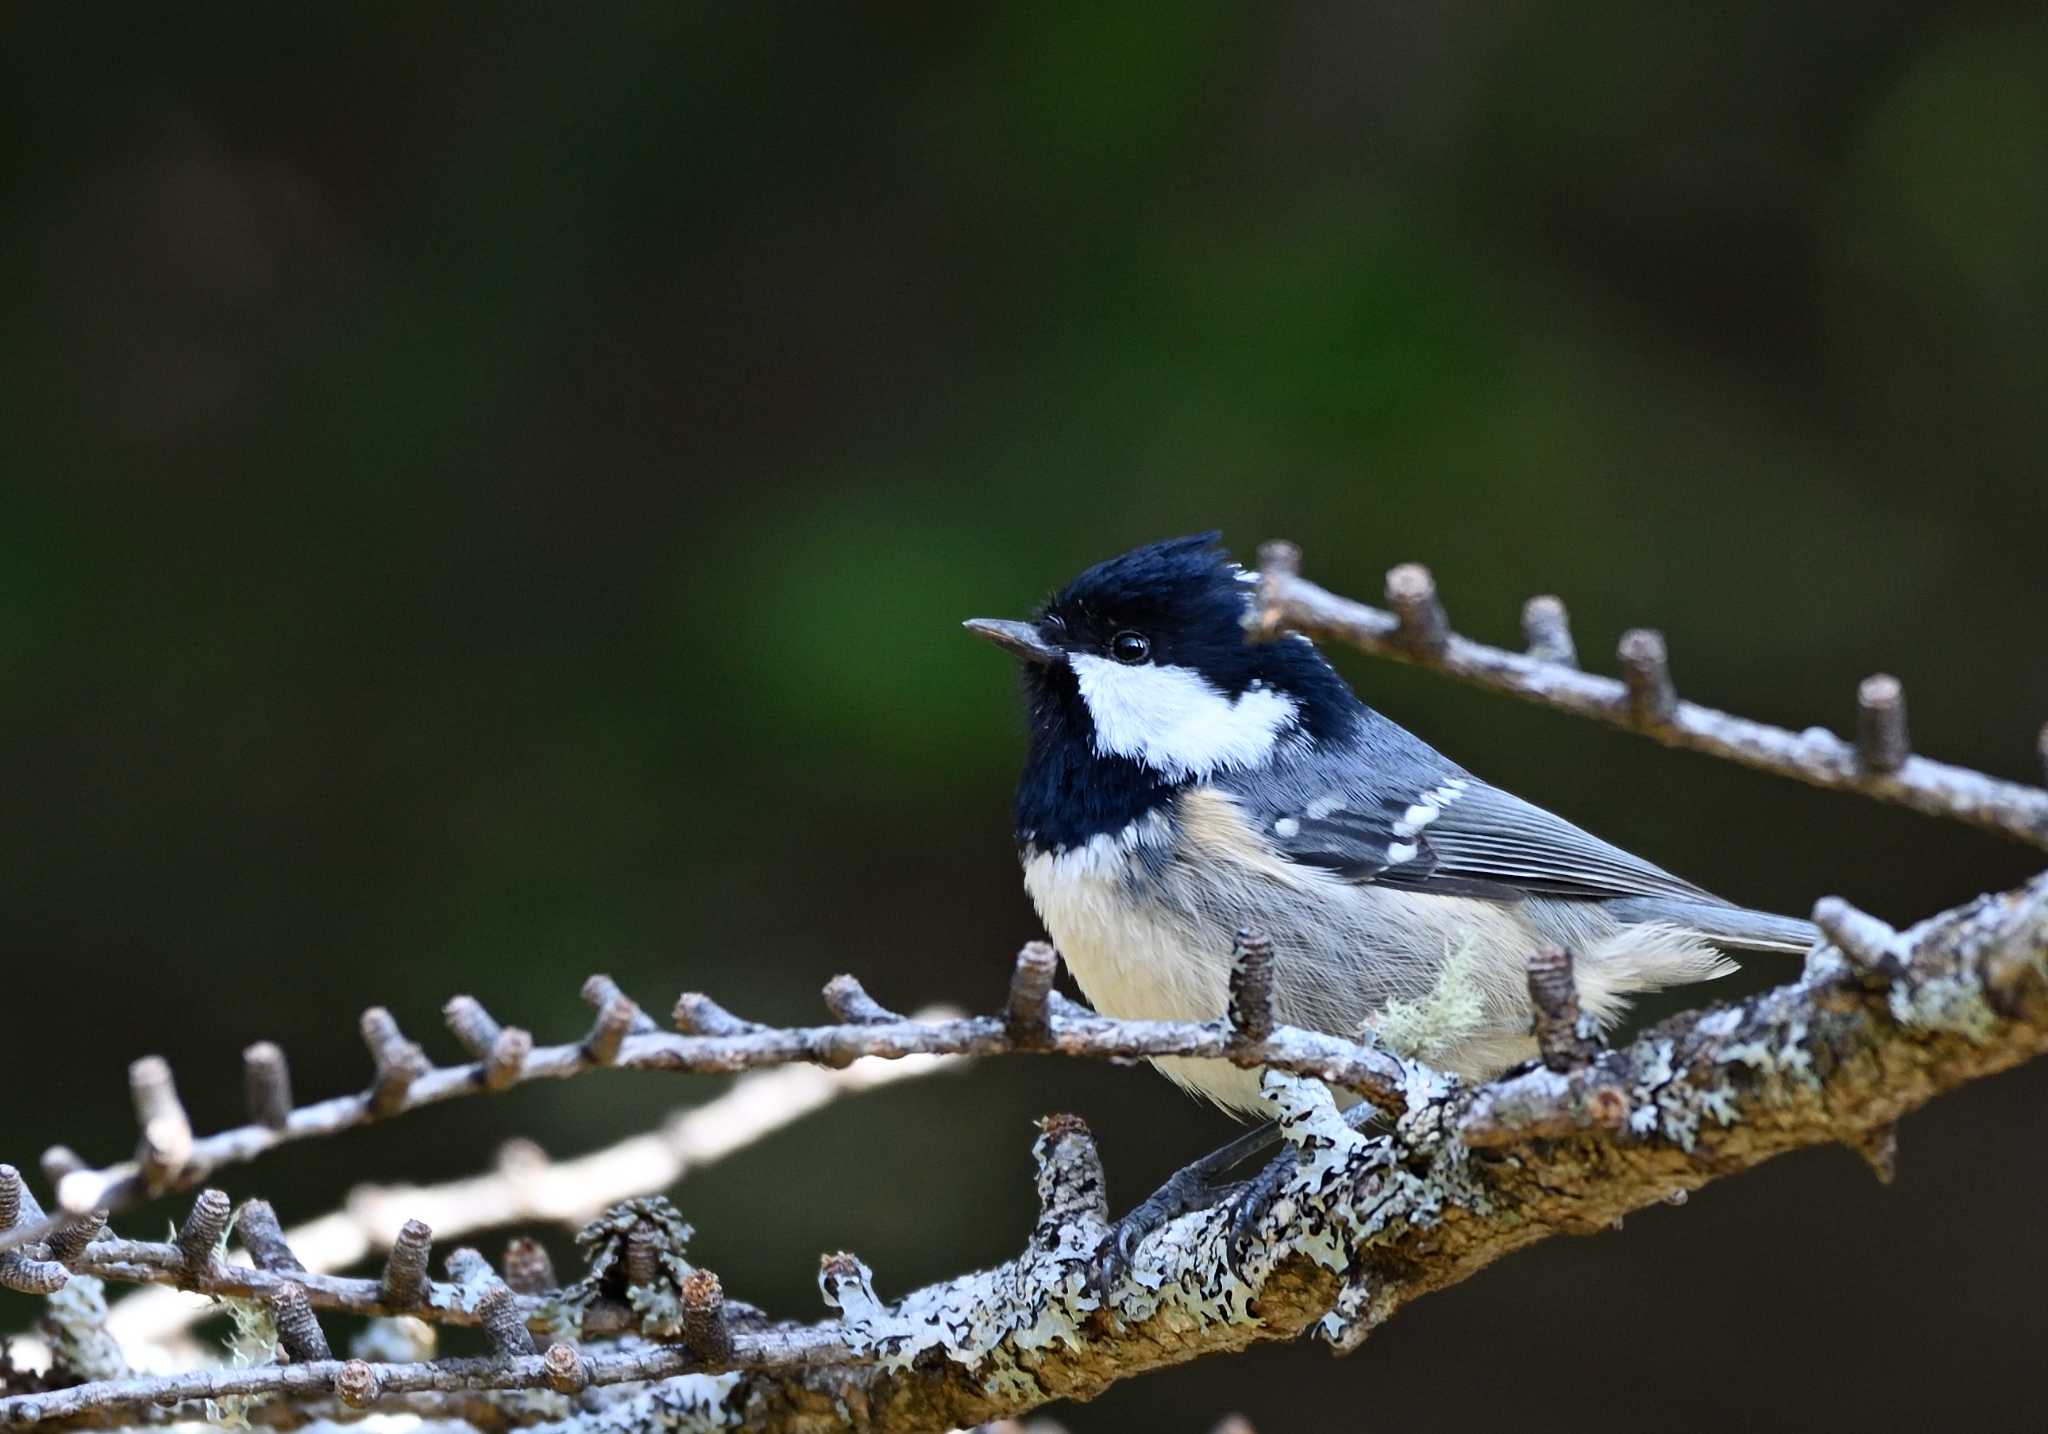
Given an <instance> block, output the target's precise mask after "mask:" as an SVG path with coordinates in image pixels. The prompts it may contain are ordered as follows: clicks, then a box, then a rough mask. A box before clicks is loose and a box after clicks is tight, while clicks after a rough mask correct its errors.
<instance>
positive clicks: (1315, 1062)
mask: <svg viewBox="0 0 2048 1434" xmlns="http://www.w3.org/2000/svg"><path fill="white" fill-rule="evenodd" d="M1032 964H1033V966H1034V971H1033V975H1032V977H1031V981H1033V982H1035V981H1036V979H1037V978H1038V976H1039V975H1040V974H1043V975H1044V976H1045V978H1046V979H1047V980H1048V981H1049V979H1050V972H1049V971H1046V972H1043V973H1040V972H1039V971H1037V970H1036V969H1035V968H1036V967H1037V966H1038V965H1039V964H1040V963H1039V962H1038V961H1037V960H1036V953H1035V952H1034V959H1033V962H1032ZM1027 986H1028V983H1027ZM1027 994H1028V989H1027ZM1017 998H1018V997H1017V992H1016V991H1015V990H1014V988H1013V991H1012V999H1013V1006H1012V1010H1011V1012H1010V1013H1009V1014H1008V1015H1006V1016H963V1017H957V1018H955V1019H952V1020H946V1021H933V1022H925V1021H916V1020H910V1019H901V1020H896V1021H891V1022H879V1023H866V1022H863V1023H857V1024H851V1025H830V1026H805V1027H769V1026H752V1025H751V1023H740V1024H743V1025H745V1026H746V1027H747V1028H746V1029H744V1030H740V1031H738V1032H736V1033H734V1034H725V1035H672V1034H669V1033H667V1032H660V1031H654V1032H647V1033H642V1034H632V1035H627V1036H625V1037H624V1038H623V1039H622V1040H621V1041H620V1044H619V1048H618V1051H617V1053H616V1055H615V1056H614V1057H613V1058H612V1059H611V1060H610V1061H609V1062H601V1061H599V1060H596V1059H594V1058H593V1056H592V1054H591V1051H590V1049H589V1045H588V1043H587V1042H586V1041H575V1042H571V1043H568V1044H564V1045H558V1046H541V1047H536V1048H535V1049H534V1050H533V1051H532V1053H531V1054H530V1055H529V1056H528V1057H527V1058H526V1059H525V1060H524V1061H523V1062H522V1063H521V1066H520V1069H519V1071H518V1074H517V1076H516V1077H515V1078H514V1079H512V1080H511V1081H510V1082H508V1084H511V1085H517V1084H520V1083H523V1082H525V1081H529V1080H540V1079H556V1080H559V1079H566V1078H568V1077H571V1076H578V1075H583V1074H586V1073H587V1072H590V1071H593V1070H604V1069H621V1070H643V1071H669V1072H681V1073H689V1074H697V1075H722V1074H727V1073H730V1072H735V1071H743V1070H750V1069H754V1068H757V1067H761V1066H776V1065H788V1064H792V1063H795V1062H800V1061H815V1062H821V1063H824V1064H827V1065H830V1066H834V1067H839V1066H845V1065H848V1064H851V1063H852V1062H853V1061H854V1060H856V1059H859V1058H861V1057H865V1056H880V1057H883V1058H885V1059H890V1060H896V1059H901V1058H902V1057H904V1056H910V1055H969V1056H985V1055H1000V1054H1005V1053H1009V1052H1014V1051H1027V1050H1028V1051H1042V1052H1050V1053H1053V1054H1057V1055H1064V1056H1083V1057H1089V1058H1093V1059H1098V1060H1114V1061H1125V1060H1133V1059H1141V1058H1150V1057H1157V1056H1187V1057H1195V1058H1200V1059H1210V1060H1225V1061H1230V1062H1232V1063H1233V1064H1236V1065H1239V1066H1242V1067H1245V1068H1247V1069H1251V1068H1257V1067H1261V1066H1267V1067H1272V1068H1273V1069H1276V1070H1285V1071H1291V1072H1293V1073H1295V1074H1297V1075H1308V1076H1314V1077H1316V1078H1318V1079H1321V1080H1326V1081H1329V1082H1330V1083H1332V1084H1333V1085H1337V1086H1341V1087H1343V1088H1345V1089H1347V1090H1352V1091H1355V1092H1357V1093H1358V1094H1360V1095H1362V1096H1364V1097H1365V1098H1366V1099H1368V1100H1370V1101H1372V1102H1374V1103H1375V1104H1378V1105H1381V1106H1383V1107H1385V1108H1388V1109H1395V1108H1398V1106H1399V1103H1400V1100H1401V1091H1402V1088H1403V1083H1404V1081H1405V1079H1406V1076H1405V1072H1404V1069H1403V1067H1402V1064H1401V1062H1400V1061H1399V1060H1397V1059H1395V1058H1394V1057H1393V1056H1391V1055H1389V1054H1387V1053H1386V1052H1385V1051H1382V1050H1380V1049H1378V1048H1377V1047H1374V1046H1369V1045H1362V1044H1360V1043H1359V1042H1356V1041H1351V1040H1346V1039H1344V1038H1342V1037H1338V1036H1331V1035H1326V1034H1324V1033H1322V1032H1320V1031H1309V1030H1303V1029H1300V1028H1298V1027H1293V1026H1277V1027H1275V1028H1274V1030H1273V1032H1272V1034H1271V1035H1270V1036H1268V1037H1267V1038H1266V1039H1265V1040H1262V1041H1256V1042H1241V1041H1237V1040H1235V1039H1234V1038H1233V1036H1232V1034H1231V1033H1230V1031H1229V1030H1228V1029H1227V1028H1226V1026H1225V1024H1224V1023H1223V1022H1222V1021H1221V1020H1217V1021H1207V1022H1200V1021H1120V1020H1116V1019H1113V1018H1111V1017H1108V1016H1101V1015H1097V1014H1095V1013H1093V1012H1091V1011H1086V1010H1083V1009H1081V1008H1078V1007H1075V1006H1073V1005H1072V1004H1071V1003H1067V1002H1064V1001H1058V1000H1056V999H1055V1000H1054V1001H1052V1002H1050V1003H1049V1010H1048V1014H1047V1015H1046V1025H1045V1030H1046V1034H1045V1036H1044V1037H1043V1038H1040V1037H1039V1036H1038V1035H1037V1034H1036V1032H1035V1029H1034V1027H1033V1025H1032V1024H1031V1023H1030V1022H1029V1021H1024V1022H1022V1023H1020V1022H1019V1021H1018V1020H1017V1019H1016V1018H1017V1017H1018V1016H1019V1015H1020V1014H1023V1015H1028V1014H1029V1012H1028V1008H1025V1009H1020V1008H1018V1007H1017V1006H1016V1005H1015V1004H1014V1003H1015V1001H1016V1000H1017ZM679 1004H680V1003H679ZM714 1004H715V1003H711V1002H709V1000H708V998H698V1000H697V1001H696V1002H693V1003H690V1011H691V1012H692V1013H693V1014H692V1019H704V1018H705V1015H706V1008H707V1007H708V1006H711V1005H714ZM712 1019H715V1020H719V1021H722V1022H733V1021H735V1020H736V1018H734V1017H732V1016H731V1015H730V1014H729V1013H725V1012H723V1011H721V1012H720V1013H719V1016H718V1017H715V1018H712ZM364 1031H365V1040H366V1042H367V1043H368V1044H370V1045H371V1046H372V1048H373V1051H375V1052H376V1053H377V1054H378V1064H377V1069H378V1076H377V1080H376V1083H375V1084H374V1085H373V1086H372V1088H371V1089H370V1091H368V1092H366V1093H364V1094H360V1095H350V1096H339V1097H336V1098H334V1099H331V1100H325V1101H320V1102H317V1103H316V1104H313V1105H307V1106H301V1107H299V1108H298V1109H297V1110H294V1111H292V1112H291V1114H290V1116H289V1117H288V1118H287V1119H286V1121H285V1124H284V1125H283V1127H282V1128H273V1127H270V1126H264V1125H242V1126H236V1127H234V1128H232V1129H229V1130H224V1131H221V1132H220V1133H218V1134H215V1135H209V1136H205V1137H203V1138H199V1139H194V1140H192V1141H191V1142H190V1148H189V1150H188V1151H187V1153H186V1154H185V1157H184V1160H183V1163H182V1165H181V1166H179V1167H178V1168H176V1169H174V1170H155V1171H154V1172H146V1171H145V1170H144V1169H143V1168H142V1167H140V1166H138V1165H137V1164H135V1163H134V1162H128V1163H124V1164H121V1165H116V1166H111V1167H109V1168H107V1169H104V1170H80V1171H74V1172H73V1173H72V1174H70V1175H68V1176H66V1177H65V1179H64V1181H63V1183H62V1184H61V1185H60V1186H59V1187H58V1192H57V1194H58V1200H59V1204H60V1207H61V1208H60V1210H59V1212H58V1213H57V1214H55V1215H52V1216H51V1217H49V1219H47V1220H45V1221H42V1222H38V1223H36V1224H33V1225H23V1226H18V1227H16V1228H15V1229H13V1230H7V1231H0V1250H5V1249H9V1248H12V1247H13V1246H15V1245H19V1244H26V1243H29V1242H31V1241H35V1240H40V1239H43V1238H45V1237H46V1236H47V1235H49V1234H50V1233H51V1232H52V1231H53V1230H54V1229H56V1228H57V1227H58V1225H59V1224H61V1223H63V1222H64V1221H65V1220H66V1219H76V1218H79V1217H81V1216H83V1215H84V1214H85V1213H87V1212H89V1211H91V1210H96V1209H104V1210H109V1211H112V1212H115V1213H119V1212H120V1211H122V1210H126V1209H130V1208H132V1207H133V1206H135V1205H136V1204H139V1203H140V1202H141V1201H143V1200H145V1199H148V1198H150V1197H151V1196H153V1195H156V1194H161V1193H163V1192H165V1191H167V1190H180V1189H190V1188H191V1187H192V1186H194V1185H196V1184H198V1183H199V1182H201V1181H202V1180H204V1179H205V1178H206V1177H207V1176H208V1175H209V1174H211V1173H212V1172H213V1171H215V1170H218V1169H219V1168H220V1167H222V1166H224V1165H231V1164H237V1163H242V1162H246V1161H249V1160H253V1159H255V1158H256V1157H257V1156H259V1155H262V1154H263V1153H265V1152H266V1151H269V1150H271V1149H274V1148H275V1147H277V1146H279V1145H282V1144H285V1143H287V1142H290V1141H295V1140H307V1139H315V1138H319V1137H323V1136H330V1135H335V1134H338V1133H340V1132H342V1131H345V1130H352V1129H354V1128H356V1127H358V1126H362V1125H367V1124H369V1123H371V1122H372V1121H375V1120H380V1119H388V1118H390V1117H391V1116H395V1115H400V1114H403V1113H405V1112H407V1111H412V1110H418V1109H419V1108H421V1107H422V1106H427V1105H434V1104H438V1103H440V1102H441V1101H445V1100H454V1099H458V1098H461V1097H464V1096H471V1095H479V1094H482V1093H484V1092H486V1091H489V1090H493V1089H498V1088H501V1087H499V1086H494V1085H493V1084H492V1083H491V1082H490V1081H489V1080H487V1079H486V1074H485V1069H484V1064H483V1063H472V1064H469V1065H461V1066H444V1067H439V1068H436V1067H432V1066H428V1065H427V1064H426V1063H425V1060H424V1058H423V1057H419V1056H417V1055H416V1053H417V1052H418V1051H419V1047H418V1046H416V1045H414V1044H413V1043H412V1042H410V1041H407V1040H405V1039H404V1037H403V1036H402V1035H400V1034H399V1033H398V1029H397V1024H396V1022H395V1021H391V1020H390V1018H389V1015H388V1013H384V1012H382V1011H381V1010H379V1009H376V1008H373V1011H372V1013H370V1014H369V1015H368V1016H367V1017H366V1019H365V1021H364ZM507 1034H509V1032H507ZM1020 1037H1021V1038H1020ZM502 1039H503V1037H502V1036H501V1037H500V1040H502ZM165 1075H166V1078H168V1071H167V1070H166V1071H165ZM152 1173H153V1174H154V1178H152Z"/></svg>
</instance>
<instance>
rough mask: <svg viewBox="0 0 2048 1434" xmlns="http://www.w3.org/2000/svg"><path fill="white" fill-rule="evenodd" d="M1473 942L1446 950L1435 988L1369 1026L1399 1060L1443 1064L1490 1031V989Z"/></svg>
mask: <svg viewBox="0 0 2048 1434" xmlns="http://www.w3.org/2000/svg"><path fill="white" fill-rule="evenodd" d="M1474 951H1475V948H1474V946H1473V944H1472V943H1471V942H1463V943H1460V944H1457V945H1447V946H1446V947H1445V950H1444V961H1443V965H1442V967H1441V968H1440V969H1439V972H1438V975H1437V979H1436V984H1435V985H1434V986H1432V987H1430V989H1429V990H1428V991H1427V992H1425V993H1424V994H1423V995H1421V996H1419V997H1417V998H1416V999H1414V1000H1412V1001H1404V1000H1393V1001H1389V1002H1387V1004H1386V1006H1385V1007H1384V1008H1382V1009H1381V1010H1380V1012H1379V1013H1378V1014H1377V1015H1375V1016H1374V1017H1372V1019H1371V1020H1370V1021H1368V1022H1367V1024H1366V1030H1365V1032H1364V1034H1367V1035H1370V1036H1372V1037H1373V1038H1375V1039H1376V1040H1378V1041H1379V1043H1380V1044H1381V1045H1383V1046H1385V1047H1386V1048H1387V1049H1388V1050H1390V1051H1392V1052H1394V1053H1395V1054H1396V1055H1399V1056H1404V1057H1407V1058H1408V1059H1410V1060H1418V1061H1427V1062H1430V1063H1432V1064H1440V1063H1441V1062H1442V1061H1443V1059H1444V1058H1445V1057H1446V1056H1448V1055H1449V1054H1450V1053H1452V1052H1453V1051H1455V1050H1457V1049H1458V1048H1459V1047H1460V1046H1462V1045H1464V1044H1465V1043H1466V1042H1467V1041H1469V1040H1470V1039H1471V1038H1472V1036H1473V1035H1475V1034H1476V1033H1478V1032H1480V1031H1482V1030H1484V1029H1485V1027H1486V986H1485V980H1484V975H1483V973H1482V972H1481V970H1480V967H1479V961H1478V958H1477V957H1476V956H1475V954H1474Z"/></svg>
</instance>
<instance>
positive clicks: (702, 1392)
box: [529, 1372, 742, 1434]
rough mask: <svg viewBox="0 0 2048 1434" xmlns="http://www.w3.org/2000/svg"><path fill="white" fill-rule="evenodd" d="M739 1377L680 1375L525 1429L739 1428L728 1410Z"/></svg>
mask: <svg viewBox="0 0 2048 1434" xmlns="http://www.w3.org/2000/svg"><path fill="white" fill-rule="evenodd" d="M741 1378H742V1376H741V1375H740V1374H739V1373H738V1372H734V1373H730V1374H682V1375H677V1376H676V1377H675V1378H673V1379H663V1380H659V1381H656V1382H655V1383H652V1384H647V1385H643V1386H640V1387H637V1388H633V1389H630V1390H627V1391H625V1392H624V1393H623V1394H619V1393H616V1392H614V1391H609V1390H608V1391H605V1396H606V1397H604V1398H601V1399H597V1400H591V1401H587V1402H589V1403H591V1404H593V1405H594V1406H595V1407H591V1408H585V1409H579V1410H576V1411H575V1412H573V1413H567V1414H564V1415H561V1416H560V1417H557V1418H553V1419H549V1420H547V1421H545V1422H542V1423H538V1424H533V1425H530V1426H529V1428H530V1430H531V1431H532V1434H645V1431H665V1434H710V1431H713V1430H718V1429H731V1428H733V1427H735V1426H737V1425H738V1424H739V1423H740V1422H741V1414H740V1411H739V1410H738V1409H736V1408H734V1407H733V1403H734V1402H733V1398H732V1396H733V1391H734V1390H735V1389H737V1388H738V1387H739V1386H740V1383H741Z"/></svg>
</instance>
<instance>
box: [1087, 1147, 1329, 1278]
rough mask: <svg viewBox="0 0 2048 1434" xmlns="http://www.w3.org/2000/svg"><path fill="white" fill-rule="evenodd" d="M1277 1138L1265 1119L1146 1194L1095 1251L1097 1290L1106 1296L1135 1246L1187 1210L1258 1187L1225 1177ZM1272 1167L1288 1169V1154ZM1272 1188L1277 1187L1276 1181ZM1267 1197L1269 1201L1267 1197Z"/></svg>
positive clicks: (1113, 1227) (1267, 1148)
mask: <svg viewBox="0 0 2048 1434" xmlns="http://www.w3.org/2000/svg"><path fill="white" fill-rule="evenodd" d="M1279 1139H1280V1127H1279V1126H1278V1125H1276V1124H1275V1123H1273V1122H1272V1121H1270V1120H1269V1121H1267V1122H1265V1123H1264V1124H1263V1125H1260V1126H1258V1127H1257V1128H1255V1129H1252V1130H1248V1131H1246V1132H1245V1133H1244V1134H1242V1135H1240V1136H1238V1137H1237V1138H1236V1139H1235V1140H1232V1141H1230V1142H1229V1143H1228V1144H1226V1145H1223V1146H1221V1147H1220V1148H1218V1149H1216V1150H1212V1151H1210V1152H1209V1153H1208V1154H1207V1155H1204V1156H1203V1157H1202V1158H1201V1159H1200V1160H1197V1161H1195V1162H1194V1163H1193V1164H1192V1165H1185V1166H1182V1167H1181V1168H1180V1169H1179V1170H1176V1171H1174V1172H1173V1174H1172V1175H1171V1176H1170V1177H1168V1179H1167V1181H1166V1183H1165V1184H1164V1185H1162V1186H1160V1187H1159V1188H1158V1189H1157V1190H1154V1191H1153V1192H1152V1193H1151V1194H1150V1195H1148V1196H1146V1197H1145V1199H1144V1200H1143V1201H1141V1202H1140V1203H1139V1205H1138V1207H1137V1208H1136V1209H1135V1210H1133V1211H1131V1213H1130V1214H1128V1215H1126V1216H1124V1217H1123V1219H1121V1220H1119V1221H1117V1222H1116V1224H1115V1225H1113V1226H1111V1227H1110V1231H1109V1234H1107V1235H1106V1236H1104V1237H1103V1241H1102V1244H1101V1246H1100V1247H1099V1248H1098V1249H1097V1250H1096V1252H1095V1288H1096V1289H1097V1290H1098V1291H1103V1292H1106V1291H1107V1290H1109V1289H1110V1288H1111V1287H1112V1286H1114V1285H1115V1284H1116V1283H1117V1282H1118V1281H1119V1280H1121V1279H1122V1278H1123V1277H1124V1274H1125V1272H1126V1271H1127V1270H1129V1268H1130V1264H1131V1256H1132V1255H1134V1254H1136V1253H1137V1250H1138V1246H1139V1244H1140V1243H1141V1242H1142V1241H1143V1240H1144V1238H1145V1237H1146V1236H1147V1235H1149V1234H1151V1233H1152V1232H1153V1231H1154V1230H1156V1229H1158V1228H1159V1227H1160V1226H1161V1225H1164V1224H1165V1223H1166V1222H1167V1221H1169V1220H1172V1219H1175V1218H1177V1217H1179V1216H1181V1215H1185V1214H1187V1213H1188V1212H1189V1211H1190V1210H1202V1209H1206V1208H1208V1207H1209V1206H1211V1205H1214V1204H1216V1203H1217V1202H1218V1201H1220V1200H1222V1199H1224V1198H1225V1197H1226V1196H1228V1195H1230V1194H1231V1193H1232V1192H1233V1191H1235V1190H1237V1189H1238V1188H1239V1187H1240V1186H1241V1185H1245V1184H1247V1183H1256V1182H1244V1181H1231V1180H1227V1179H1225V1178H1224V1177H1225V1176H1226V1175H1227V1174H1228V1173H1229V1172H1230V1171H1232V1170H1235V1169H1236V1168H1237V1167H1238V1166H1240V1165H1242V1164H1243V1163H1244V1162H1245V1161H1247V1160H1250V1159H1251V1158H1252V1157H1253V1156H1255V1155H1260V1154H1263V1153H1264V1152H1265V1151H1267V1150H1269V1149H1271V1148H1272V1147H1273V1146H1274V1145H1275V1144H1277V1143H1278V1141H1279ZM1274 1164H1275V1165H1286V1166H1289V1167H1291V1164H1292V1152H1288V1153H1287V1154H1286V1155H1284V1156H1283V1157H1282V1158H1281V1159H1280V1160H1277V1161H1275V1162H1274ZM1269 1168H1270V1167H1269ZM1283 1173H1284V1172H1283ZM1274 1188H1275V1189H1277V1188H1278V1183H1277V1181H1276V1182H1275V1186H1274ZM1267 1199H1269V1200H1270V1199H1271V1195H1270V1194H1269V1195H1268V1196H1267Z"/></svg>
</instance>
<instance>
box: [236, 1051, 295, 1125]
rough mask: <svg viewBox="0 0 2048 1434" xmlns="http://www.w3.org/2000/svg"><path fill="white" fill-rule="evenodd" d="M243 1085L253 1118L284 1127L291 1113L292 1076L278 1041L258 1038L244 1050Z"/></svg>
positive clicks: (257, 1122) (265, 1123)
mask: <svg viewBox="0 0 2048 1434" xmlns="http://www.w3.org/2000/svg"><path fill="white" fill-rule="evenodd" d="M242 1084H243V1089H244V1093H245V1096H246V1099H247V1101H248V1106H249V1119H250V1121H251V1122H252V1123H253V1124H256V1125H261V1126H266V1127H268V1128H269V1129H271V1130H283V1129H284V1128H285V1126H286V1125H287V1124H288V1123H289V1122H290V1120H291V1115H292V1076H291V1068H290V1067H289V1066H288V1065H286V1063H285V1058H284V1050H283V1049H282V1048H281V1047H280V1046H278V1045H277V1043H276V1042H274V1041H258V1042H256V1044H254V1045H252V1046H250V1047H249V1048H248V1049H247V1050H245V1051H243V1052H242Z"/></svg>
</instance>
